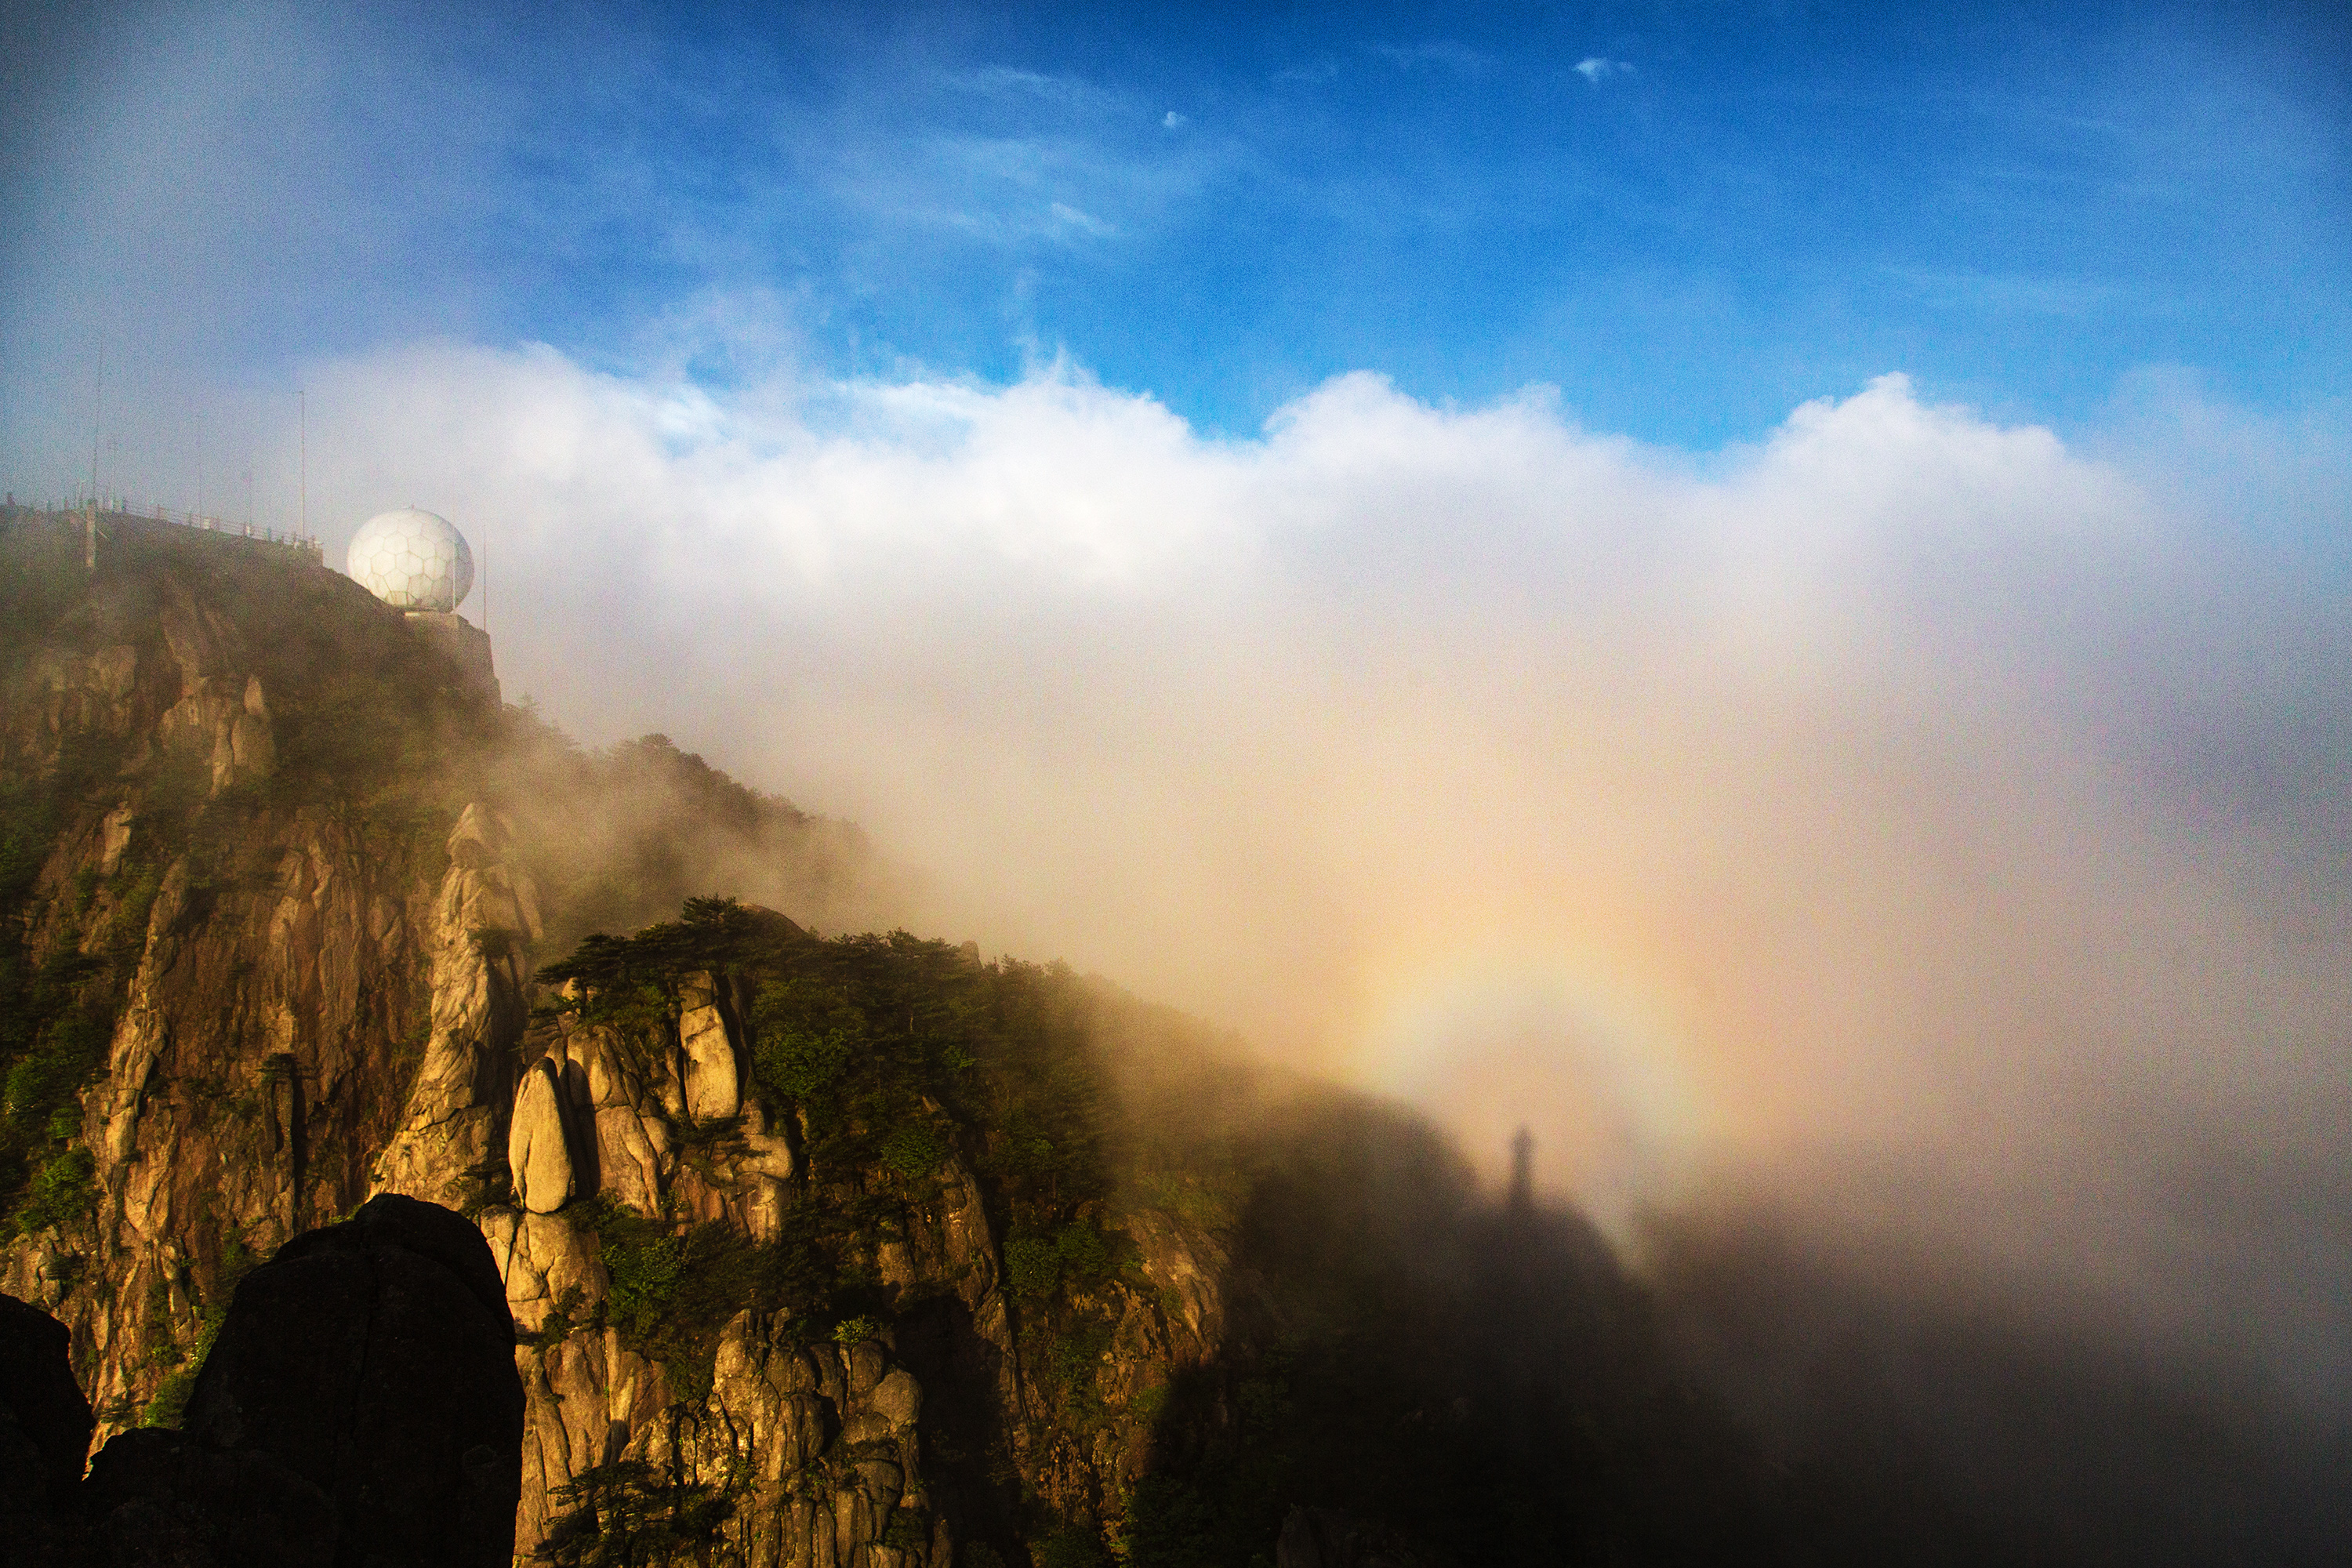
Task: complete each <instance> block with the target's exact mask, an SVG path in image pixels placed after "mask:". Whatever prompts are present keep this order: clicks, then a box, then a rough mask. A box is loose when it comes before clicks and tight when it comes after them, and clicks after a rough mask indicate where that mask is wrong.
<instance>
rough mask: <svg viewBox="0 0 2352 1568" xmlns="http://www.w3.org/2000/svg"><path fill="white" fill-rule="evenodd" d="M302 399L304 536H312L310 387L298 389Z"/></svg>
mask: <svg viewBox="0 0 2352 1568" xmlns="http://www.w3.org/2000/svg"><path fill="white" fill-rule="evenodd" d="M294 395H295V396H297V397H299V398H300V399H301V400H302V416H301V417H302V426H301V429H302V537H303V538H305V539H308V538H310V388H309V387H307V386H305V387H299V388H298V389H296V391H295V394H294Z"/></svg>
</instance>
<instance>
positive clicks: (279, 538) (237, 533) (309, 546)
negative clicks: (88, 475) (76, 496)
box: [9, 496, 326, 560]
mask: <svg viewBox="0 0 2352 1568" xmlns="http://www.w3.org/2000/svg"><path fill="white" fill-rule="evenodd" d="M9 504H10V505H11V506H12V507H16V508H17V510H25V511H48V512H55V513H59V514H62V515H65V516H72V515H75V514H77V513H80V512H87V511H89V510H90V503H89V502H88V501H82V502H79V504H75V505H67V504H65V503H62V502H60V503H58V504H57V505H55V506H47V507H33V506H24V505H20V504H19V503H18V502H17V501H16V498H15V497H14V496H11V497H10V498H9ZM98 514H99V516H100V517H101V518H104V517H127V518H132V519H135V520H137V521H142V522H144V521H153V522H170V523H176V524H178V525H179V526H180V527H182V528H193V529H194V530H196V531H199V532H202V533H217V534H225V535H226V536H227V537H229V538H231V539H250V540H252V541H254V542H256V543H259V544H285V545H291V546H292V547H293V548H295V549H297V550H307V551H309V552H310V553H311V554H313V555H316V556H318V557H320V559H321V560H324V559H325V558H326V552H325V550H324V549H323V548H322V547H321V546H320V543H319V537H318V535H316V534H313V533H296V532H294V531H290V530H289V531H286V532H283V533H281V532H279V531H278V530H276V529H274V528H268V527H265V526H263V525H262V524H259V523H254V522H239V521H236V520H234V519H231V518H226V517H215V516H213V515H211V514H210V513H208V512H200V511H197V510H194V509H193V508H184V509H181V510H173V508H171V507H167V506H164V505H163V504H162V503H161V502H154V503H133V502H131V501H129V500H121V499H117V500H113V501H112V502H110V503H106V504H101V505H100V506H99V508H98Z"/></svg>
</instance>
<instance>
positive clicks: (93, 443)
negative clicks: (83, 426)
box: [89, 338, 106, 506]
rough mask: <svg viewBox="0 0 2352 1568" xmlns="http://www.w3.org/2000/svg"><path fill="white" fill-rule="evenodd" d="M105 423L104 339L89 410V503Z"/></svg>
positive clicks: (94, 488)
mask: <svg viewBox="0 0 2352 1568" xmlns="http://www.w3.org/2000/svg"><path fill="white" fill-rule="evenodd" d="M105 425H106V340H105V339H104V338H100V339H99V341H98V395H97V397H96V398H95V399H94V400H93V401H92V403H91V405H90V411H89V504H90V505H92V506H96V505H97V504H98V437H99V432H100V430H101V429H103V428H104V427H105Z"/></svg>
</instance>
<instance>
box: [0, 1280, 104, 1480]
mask: <svg viewBox="0 0 2352 1568" xmlns="http://www.w3.org/2000/svg"><path fill="white" fill-rule="evenodd" d="M95 1425H96V1423H95V1421H93V1420H92V1418H91V1416H90V1413H89V1400H87V1399H85V1398H83V1397H82V1393H81V1386H80V1384H77V1383H75V1382H74V1374H73V1364H72V1362H71V1361H70V1359H69V1358H68V1339H67V1335H66V1326H65V1325H64V1324H63V1323H60V1322H58V1321H57V1320H56V1319H55V1318H52V1317H50V1316H49V1315H48V1314H47V1312H44V1311H42V1310H40V1309H39V1308H38V1307H36V1306H33V1305H31V1304H30V1303H29V1302H25V1301H19V1300H16V1297H14V1296H0V1470H4V1471H5V1472H6V1474H7V1477H8V1479H7V1480H6V1481H5V1483H0V1485H5V1487H6V1489H7V1490H6V1493H5V1497H6V1500H7V1501H8V1502H10V1503H18V1504H19V1506H43V1507H47V1508H55V1509H66V1508H70V1507H71V1506H72V1503H73V1497H74V1489H75V1488H76V1487H77V1486H78V1485H79V1483H80V1481H81V1467H82V1456H83V1455H84V1454H87V1453H88V1452H89V1434H90V1429H91V1428H92V1427H93V1426H95ZM19 1493H21V1494H22V1500H21V1502H20V1500H19Z"/></svg>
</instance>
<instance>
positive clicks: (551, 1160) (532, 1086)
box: [507, 1057, 580, 1214]
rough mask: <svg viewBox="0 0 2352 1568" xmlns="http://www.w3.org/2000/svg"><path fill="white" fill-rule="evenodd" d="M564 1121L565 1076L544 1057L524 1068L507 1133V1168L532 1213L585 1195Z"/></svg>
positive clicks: (518, 1197) (519, 1197) (553, 1208)
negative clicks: (578, 1177) (558, 1073)
mask: <svg viewBox="0 0 2352 1568" xmlns="http://www.w3.org/2000/svg"><path fill="white" fill-rule="evenodd" d="M563 1121H564V1118H563V1084H562V1079H561V1078H559V1077H558V1076H557V1072H556V1067H555V1064H554V1063H553V1062H551V1061H550V1060H549V1059H548V1058H545V1057H541V1058H539V1060H537V1061H535V1062H533V1063H532V1064H531V1065H530V1068H529V1070H527V1071H526V1072H524V1074H523V1075H522V1087H521V1088H520V1089H516V1090H515V1103H514V1118H513V1121H512V1122H511V1124H510V1125H509V1129H508V1132H507V1169H508V1170H509V1173H512V1175H513V1177H514V1192H515V1201H516V1202H517V1203H519V1204H520V1205H522V1206H523V1207H524V1208H527V1209H529V1210H530V1212H531V1213H533V1214H553V1213H554V1212H555V1211H556V1210H557V1209H560V1208H562V1206H563V1205H565V1204H567V1203H570V1202H571V1201H572V1199H573V1198H575V1197H577V1196H579V1195H580V1193H579V1182H578V1179H577V1177H576V1176H575V1175H574V1173H573V1171H572V1142H571V1139H570V1138H569V1137H568V1136H567V1135H566V1131H565V1128H564V1125H563Z"/></svg>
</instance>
